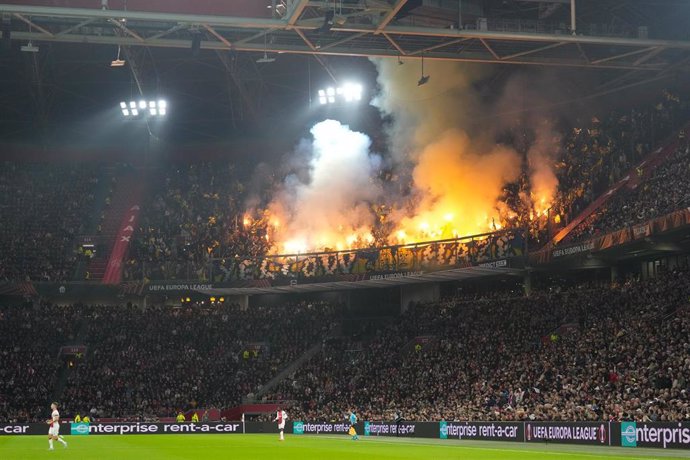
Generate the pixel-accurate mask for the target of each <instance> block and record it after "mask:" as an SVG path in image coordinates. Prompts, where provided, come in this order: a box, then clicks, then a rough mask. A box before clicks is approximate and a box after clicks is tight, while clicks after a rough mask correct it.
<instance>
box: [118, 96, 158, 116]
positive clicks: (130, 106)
mask: <svg viewBox="0 0 690 460" xmlns="http://www.w3.org/2000/svg"><path fill="white" fill-rule="evenodd" d="M120 110H121V111H122V115H123V116H124V117H125V118H137V117H142V118H146V117H164V116H166V115H167V114H168V103H167V101H166V100H165V99H159V100H156V101H154V100H151V101H147V100H145V99H141V100H139V101H129V102H125V101H122V102H120Z"/></svg>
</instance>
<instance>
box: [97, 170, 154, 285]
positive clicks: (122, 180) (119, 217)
mask: <svg viewBox="0 0 690 460" xmlns="http://www.w3.org/2000/svg"><path fill="white" fill-rule="evenodd" d="M118 179H119V180H118V181H117V184H116V185H115V188H114V190H113V196H112V197H111V202H110V206H107V207H106V208H105V216H104V219H103V222H102V224H101V238H100V239H101V241H102V243H103V244H102V246H103V247H104V248H107V250H105V251H103V250H101V251H99V252H98V253H97V254H96V256H95V257H94V258H93V259H91V261H89V265H88V268H87V271H88V273H89V279H90V280H93V281H101V280H103V278H104V277H105V274H106V271H107V269H108V263H109V261H110V258H111V254H112V252H113V248H115V246H116V243H117V242H118V240H117V238H118V233H119V232H120V230H121V227H122V224H123V220H124V219H125V218H126V216H127V215H128V213H129V212H130V210H131V208H132V206H135V205H138V204H139V200H140V198H141V196H142V186H141V184H142V181H141V177H140V174H139V173H138V172H137V171H130V172H127V173H125V174H124V175H122V176H120V177H119V178H118Z"/></svg>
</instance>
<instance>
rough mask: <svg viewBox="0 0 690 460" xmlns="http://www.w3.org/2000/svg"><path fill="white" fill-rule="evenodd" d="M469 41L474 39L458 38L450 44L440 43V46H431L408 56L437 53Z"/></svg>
mask: <svg viewBox="0 0 690 460" xmlns="http://www.w3.org/2000/svg"><path fill="white" fill-rule="evenodd" d="M467 40H472V39H471V38H458V39H457V40H451V41H449V42H445V43H440V44H438V45H434V46H429V47H427V48H422V49H420V50H417V51H413V52H411V53H409V54H408V56H416V55H418V54H422V53H428V52H429V51H435V50H438V49H441V48H445V47H446V46H450V45H455V44H456V43H462V42H466V41H467Z"/></svg>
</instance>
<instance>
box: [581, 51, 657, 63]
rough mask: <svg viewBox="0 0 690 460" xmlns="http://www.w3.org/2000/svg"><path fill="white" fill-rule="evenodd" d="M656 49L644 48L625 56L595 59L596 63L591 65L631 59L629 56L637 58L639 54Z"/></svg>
mask: <svg viewBox="0 0 690 460" xmlns="http://www.w3.org/2000/svg"><path fill="white" fill-rule="evenodd" d="M655 49H656V48H642V49H639V50H633V51H629V52H627V53H623V54H616V55H614V56H609V57H605V58H601V59H595V60H594V61H591V64H601V63H602V62H609V61H615V60H616V59H622V58H625V57H629V56H636V55H638V54H642V53H646V52H648V51H654V50H655Z"/></svg>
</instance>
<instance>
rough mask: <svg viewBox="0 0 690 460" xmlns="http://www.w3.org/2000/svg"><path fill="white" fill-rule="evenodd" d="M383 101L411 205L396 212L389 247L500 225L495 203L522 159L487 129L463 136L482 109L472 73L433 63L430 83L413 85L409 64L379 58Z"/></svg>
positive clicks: (475, 74)
mask: <svg viewBox="0 0 690 460" xmlns="http://www.w3.org/2000/svg"><path fill="white" fill-rule="evenodd" d="M375 64H376V66H377V68H378V71H379V78H378V83H379V86H380V88H381V92H380V95H379V96H378V97H377V98H376V99H375V101H374V104H375V105H376V106H377V107H379V109H380V110H381V111H382V112H383V113H384V114H385V115H387V116H390V118H391V120H392V123H391V127H390V130H389V136H390V139H391V146H392V148H393V149H394V152H393V153H394V155H395V156H396V157H397V158H399V160H400V161H401V164H402V165H404V166H403V168H404V167H406V166H407V165H409V164H411V165H412V178H411V179H412V185H413V194H414V195H415V198H414V199H415V201H416V206H415V209H414V210H413V212H412V213H411V214H410V213H409V212H408V210H407V209H406V208H403V207H398V209H397V211H396V213H395V216H396V217H395V218H396V219H397V222H398V225H397V231H396V232H395V234H394V235H393V241H396V242H409V241H420V240H424V239H432V238H448V237H453V236H457V235H469V234H476V233H483V232H487V231H490V230H493V229H496V228H499V227H500V221H501V219H500V212H499V208H500V207H501V204H500V202H499V198H500V197H501V194H502V192H503V188H504V186H505V185H506V184H507V183H508V182H512V181H514V180H516V179H517V178H518V177H519V174H520V165H521V160H520V157H519V155H518V154H517V153H516V152H515V151H513V150H512V149H510V148H507V147H504V146H500V145H498V146H497V145H496V144H495V142H493V139H491V134H493V132H494V130H493V129H492V127H491V126H487V127H486V129H483V130H477V131H475V133H471V132H470V131H468V128H471V127H473V126H474V125H475V123H474V122H473V120H472V117H473V116H474V115H475V114H476V111H477V109H478V107H480V105H481V104H480V103H479V100H478V97H477V91H476V90H475V89H474V87H473V84H474V82H475V81H476V80H477V79H478V78H479V77H480V75H479V73H478V71H477V70H476V69H477V68H476V67H466V66H462V65H461V64H457V63H441V62H433V63H431V64H429V65H427V66H426V69H425V73H427V74H428V75H430V76H431V78H430V80H429V82H428V83H427V84H426V85H424V86H421V87H417V85H416V82H417V79H418V78H419V75H418V74H416V73H414V72H411V66H408V65H405V66H399V65H397V63H396V62H395V61H392V60H377V61H375Z"/></svg>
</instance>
